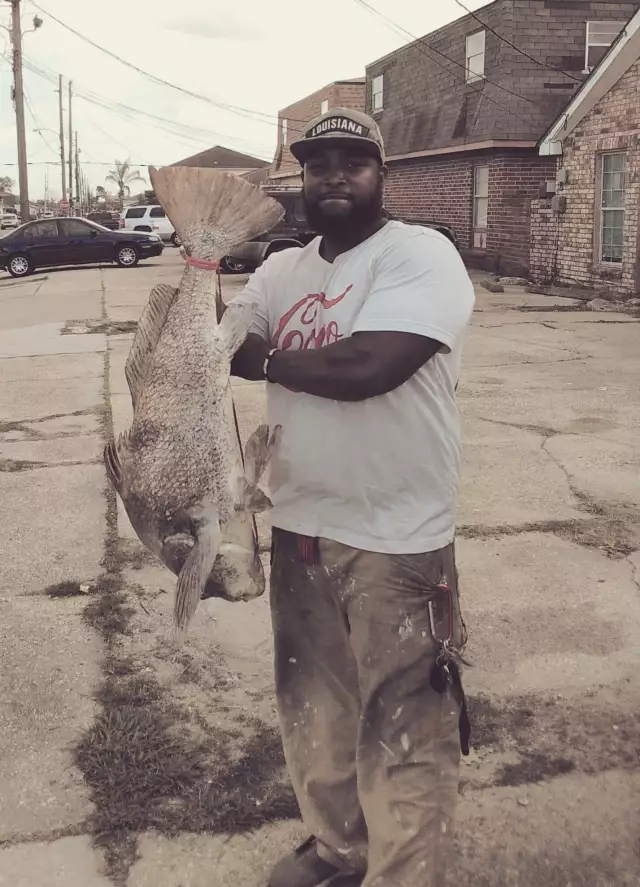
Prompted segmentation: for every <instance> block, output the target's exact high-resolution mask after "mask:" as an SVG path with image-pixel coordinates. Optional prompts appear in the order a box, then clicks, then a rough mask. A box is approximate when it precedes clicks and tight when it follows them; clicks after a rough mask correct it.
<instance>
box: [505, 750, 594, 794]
mask: <svg viewBox="0 0 640 887" xmlns="http://www.w3.org/2000/svg"><path fill="white" fill-rule="evenodd" d="M575 769H576V764H575V761H571V760H570V759H569V758H563V757H557V756H555V755H545V754H542V753H541V752H524V753H523V754H522V757H521V759H520V761H518V763H517V764H503V765H502V766H501V767H500V770H499V773H498V778H497V780H496V782H495V785H512V786H518V785H529V784H530V783H532V782H544V780H546V779H553V778H554V777H555V776H561V775H563V774H565V773H571V772H572V771H573V770H575Z"/></svg>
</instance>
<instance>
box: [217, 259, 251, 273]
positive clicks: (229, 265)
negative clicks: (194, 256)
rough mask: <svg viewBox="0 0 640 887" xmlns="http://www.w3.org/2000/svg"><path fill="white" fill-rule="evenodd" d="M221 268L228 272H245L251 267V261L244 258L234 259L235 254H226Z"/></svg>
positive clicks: (221, 261) (221, 262)
mask: <svg viewBox="0 0 640 887" xmlns="http://www.w3.org/2000/svg"><path fill="white" fill-rule="evenodd" d="M220 268H221V270H222V271H224V272H225V273H226V274H244V273H245V271H247V270H248V268H249V263H248V262H245V260H244V259H234V258H233V256H225V257H224V258H223V259H221V260H220Z"/></svg>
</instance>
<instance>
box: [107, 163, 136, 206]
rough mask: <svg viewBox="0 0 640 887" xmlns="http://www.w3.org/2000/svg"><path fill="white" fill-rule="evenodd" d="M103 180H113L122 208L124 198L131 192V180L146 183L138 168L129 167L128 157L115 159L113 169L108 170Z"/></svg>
mask: <svg viewBox="0 0 640 887" xmlns="http://www.w3.org/2000/svg"><path fill="white" fill-rule="evenodd" d="M105 182H113V183H114V185H116V186H117V188H118V197H119V198H120V208H121V209H124V198H125V197H128V196H129V194H130V193H131V188H130V187H129V186H130V185H131V184H132V182H144V183H145V184H146V180H145V179H143V178H142V176H141V175H140V173H139V172H138V170H137V169H136V170H133V169H131V161H130V160H129V158H127V159H126V160H116V161H115V169H111V170H109V174H108V176H107V177H106V179H105Z"/></svg>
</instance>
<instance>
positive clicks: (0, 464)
mask: <svg viewBox="0 0 640 887" xmlns="http://www.w3.org/2000/svg"><path fill="white" fill-rule="evenodd" d="M46 467H47V465H46V462H30V461H29V460H27V459H0V471H6V472H8V473H9V474H16V473H18V472H20V471H31V469H32V468H46Z"/></svg>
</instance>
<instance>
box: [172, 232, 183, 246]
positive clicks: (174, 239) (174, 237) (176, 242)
mask: <svg viewBox="0 0 640 887" xmlns="http://www.w3.org/2000/svg"><path fill="white" fill-rule="evenodd" d="M171 243H172V244H173V245H174V246H182V240H181V239H180V237H179V236H178V234H177V233H176V232H175V231H174V232H173V234H172V235H171Z"/></svg>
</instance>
